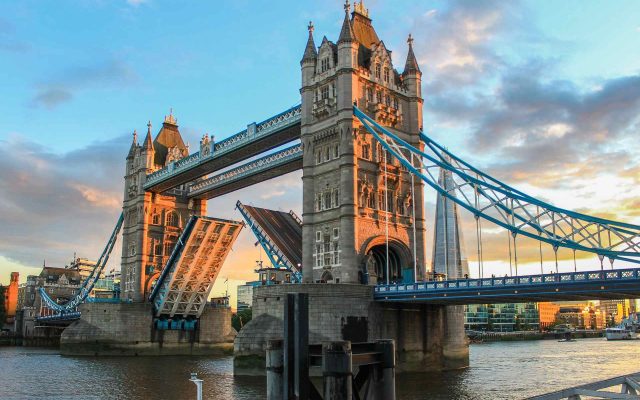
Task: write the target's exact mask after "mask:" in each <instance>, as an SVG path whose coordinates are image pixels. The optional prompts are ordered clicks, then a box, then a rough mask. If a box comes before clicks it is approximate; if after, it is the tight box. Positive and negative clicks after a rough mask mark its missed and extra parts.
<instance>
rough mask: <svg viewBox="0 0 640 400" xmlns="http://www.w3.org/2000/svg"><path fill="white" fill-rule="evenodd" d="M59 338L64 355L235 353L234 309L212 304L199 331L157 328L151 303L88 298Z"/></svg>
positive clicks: (201, 319)
mask: <svg viewBox="0 0 640 400" xmlns="http://www.w3.org/2000/svg"><path fill="white" fill-rule="evenodd" d="M79 308H80V311H81V312H82V317H81V318H80V319H79V320H77V321H75V322H73V323H72V324H71V325H69V326H68V327H67V328H66V329H65V330H64V331H63V332H62V336H61V338H60V351H61V353H62V354H64V355H90V356H101V355H117V356H138V355H145V356H146V355H158V356H160V355H221V354H228V353H230V352H231V348H232V342H233V338H234V337H235V331H234V330H233V328H232V327H231V309H230V308H224V307H207V308H206V309H205V311H204V312H203V314H202V315H201V317H200V321H199V325H198V328H197V329H196V330H195V331H182V330H162V331H161V330H156V329H155V328H154V326H153V325H154V324H153V306H152V305H151V304H149V303H117V304H110V303H84V304H82V305H80V307H79Z"/></svg>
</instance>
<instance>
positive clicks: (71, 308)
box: [40, 214, 124, 317]
mask: <svg viewBox="0 0 640 400" xmlns="http://www.w3.org/2000/svg"><path fill="white" fill-rule="evenodd" d="M123 222H124V214H120V218H118V222H117V223H116V227H115V228H114V229H113V232H112V233H111V237H110V238H109V241H108V242H107V245H106V246H105V248H104V250H103V251H102V254H101V255H100V258H99V259H98V262H96V265H95V267H93V270H92V271H91V274H89V276H88V277H87V279H85V281H84V282H83V283H82V286H80V289H78V292H77V293H76V295H75V296H74V297H73V298H72V299H71V300H69V301H68V302H66V303H64V304H58V303H57V302H56V301H55V300H53V299H52V298H51V297H49V295H48V294H47V292H46V291H45V290H44V288H40V296H41V297H42V299H43V300H44V302H45V303H46V305H47V307H49V308H51V309H52V310H54V311H56V312H57V313H58V314H60V315H62V314H64V315H66V314H70V313H77V307H78V306H79V305H80V304H81V303H82V302H84V301H85V300H86V299H87V297H88V296H89V294H90V293H91V291H92V290H93V287H94V286H95V284H96V282H97V281H98V279H100V274H101V273H102V271H103V270H104V267H105V266H106V265H107V261H108V260H109V256H110V255H111V251H112V250H113V247H114V246H115V244H116V240H117V239H118V233H120V229H121V228H122V223H123ZM74 315H75V314H74ZM77 316H78V317H79V316H80V313H77ZM51 317H54V316H51Z"/></svg>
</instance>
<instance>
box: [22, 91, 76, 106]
mask: <svg viewBox="0 0 640 400" xmlns="http://www.w3.org/2000/svg"><path fill="white" fill-rule="evenodd" d="M72 98H73V95H72V94H71V92H70V91H69V90H67V89H64V88H53V87H49V88H44V89H42V90H40V91H39V92H38V93H37V94H36V95H35V97H34V98H33V100H32V104H33V105H35V106H43V107H45V108H47V109H49V110H51V109H53V108H55V107H57V106H58V105H60V104H62V103H65V102H67V101H70V100H71V99H72Z"/></svg>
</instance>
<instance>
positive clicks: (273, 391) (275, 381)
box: [266, 339, 284, 400]
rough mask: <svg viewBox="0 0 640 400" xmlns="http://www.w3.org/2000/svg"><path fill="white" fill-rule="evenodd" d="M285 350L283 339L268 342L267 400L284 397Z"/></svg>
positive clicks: (277, 399) (278, 399) (276, 399)
mask: <svg viewBox="0 0 640 400" xmlns="http://www.w3.org/2000/svg"><path fill="white" fill-rule="evenodd" d="M283 364H284V349H283V341H282V339H272V340H269V341H268V342H267V357H266V367H267V400H280V399H282V396H283V393H284V392H283V390H284V388H283V386H282V382H283V371H284V367H283Z"/></svg>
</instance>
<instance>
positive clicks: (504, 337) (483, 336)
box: [467, 331, 604, 343]
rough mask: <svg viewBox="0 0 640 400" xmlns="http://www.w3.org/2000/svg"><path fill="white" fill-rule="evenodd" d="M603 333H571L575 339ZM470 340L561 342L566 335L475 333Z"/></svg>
mask: <svg viewBox="0 0 640 400" xmlns="http://www.w3.org/2000/svg"><path fill="white" fill-rule="evenodd" d="M603 335H604V333H603V332H602V331H575V332H571V337H572V338H573V339H587V338H598V337H603ZM467 336H468V338H469V340H470V341H471V342H472V343H481V342H513V341H521V340H553V339H556V340H560V339H564V338H565V334H564V333H557V332H535V331H520V332H474V333H473V334H469V333H467Z"/></svg>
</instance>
